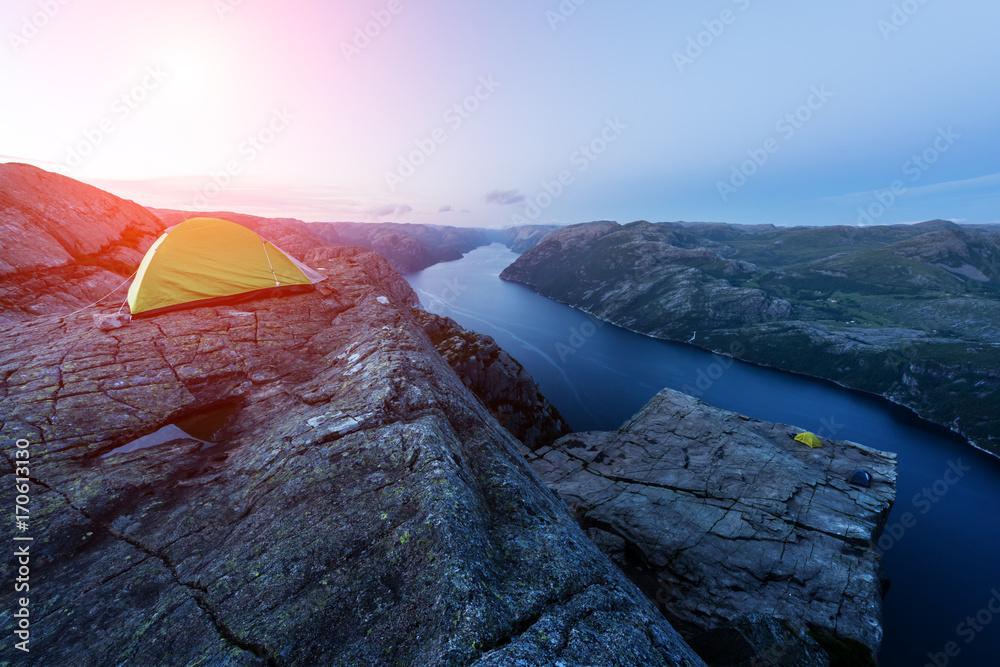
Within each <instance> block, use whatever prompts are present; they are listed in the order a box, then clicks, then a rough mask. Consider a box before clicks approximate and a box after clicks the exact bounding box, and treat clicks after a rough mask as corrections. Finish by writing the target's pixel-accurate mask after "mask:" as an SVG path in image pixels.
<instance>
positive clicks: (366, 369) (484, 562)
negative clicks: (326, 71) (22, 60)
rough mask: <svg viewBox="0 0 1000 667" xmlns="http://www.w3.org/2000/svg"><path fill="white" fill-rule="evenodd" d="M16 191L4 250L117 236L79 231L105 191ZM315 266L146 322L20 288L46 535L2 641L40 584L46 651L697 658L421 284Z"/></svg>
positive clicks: (456, 659) (6, 396)
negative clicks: (495, 411) (514, 429)
mask: <svg viewBox="0 0 1000 667" xmlns="http://www.w3.org/2000/svg"><path fill="white" fill-rule="evenodd" d="M29 173H30V172H29ZM50 182H51V180H50ZM5 194H6V191H5ZM39 194H40V195H44V197H41V196H40V199H45V198H46V197H47V198H48V199H50V200H52V199H54V200H58V197H55V196H53V195H52V193H47V192H41V193H39ZM84 194H85V195H86V196H91V195H92V194H93V193H92V192H90V191H89V190H88V191H85V192H84ZM73 205H76V204H73ZM12 209H13V206H8V209H7V213H6V215H7V216H8V217H7V218H6V221H7V222H8V225H7V227H6V228H5V235H4V241H5V243H7V246H5V247H6V248H28V247H29V246H30V243H28V242H27V241H23V240H19V241H18V244H19V245H16V246H15V245H14V241H13V240H12V239H14V237H15V236H17V235H18V234H22V233H23V234H25V235H30V234H34V233H35V230H36V229H40V230H43V231H46V232H47V233H49V237H51V238H52V239H53V240H54V241H58V243H59V245H60V246H61V247H63V248H64V249H65V251H66V255H67V256H69V257H71V258H72V257H74V256H92V255H93V254H94V253H97V254H100V253H101V252H102V248H107V247H108V246H109V244H110V245H112V246H113V245H114V243H115V239H116V238H118V239H120V238H121V236H122V235H124V234H125V232H124V231H123V232H121V234H119V235H118V236H116V235H115V234H116V233H118V232H116V231H112V232H108V233H107V234H105V235H104V236H99V237H97V238H96V239H95V240H93V242H92V243H89V241H88V242H87V243H85V241H87V239H86V235H88V234H89V233H90V231H92V230H93V229H94V228H95V227H100V226H102V225H104V224H105V218H107V217H110V215H109V213H108V211H107V210H105V209H95V210H96V211H98V213H88V214H87V216H85V218H84V219H83V220H81V224H80V225H75V226H72V225H71V226H68V230H67V231H66V232H65V234H63V235H62V236H58V238H57V235H56V232H58V231H59V230H60V229H61V228H60V227H59V224H58V222H57V221H55V220H50V219H48V218H45V217H44V213H43V214H39V215H40V218H39V220H38V221H37V223H36V221H33V220H28V219H26V216H25V214H22V213H19V212H17V211H15V210H12ZM91 215H93V216H99V215H103V216H105V217H103V218H102V217H97V218H91V217H89V216H91ZM115 224H116V225H117V229H118V230H128V229H132V228H135V229H140V230H146V229H148V230H156V228H157V226H158V225H160V224H161V223H160V221H158V220H156V219H155V218H151V217H150V216H149V214H148V213H147V212H145V211H143V210H141V209H135V210H131V209H130V210H129V211H127V212H126V213H124V214H123V215H122V218H121V220H120V221H118V222H116V223H115ZM59 233H62V232H59ZM75 233H79V234H81V239H79V244H78V243H77V241H78V239H76V238H75V237H74V234H75ZM144 238H148V239H150V240H151V238H152V235H151V234H150V235H148V236H144ZM43 240H45V241H46V242H49V241H48V240H47V239H43ZM54 241H53V242H54ZM88 243H89V245H88ZM137 252H138V251H137ZM8 253H13V251H8V252H5V255H7V254H8ZM88 253H89V254H88ZM13 254H16V253H13ZM309 259H310V261H311V262H312V264H313V266H314V267H315V268H317V269H319V270H321V271H325V272H326V273H327V274H328V276H329V279H328V280H327V281H325V282H323V283H321V284H320V285H319V286H318V290H316V291H313V292H310V293H305V294H293V295H284V296H281V297H275V298H261V299H257V300H255V301H251V302H245V303H240V304H237V305H229V306H222V305H219V306H210V307H200V308H195V309H191V310H187V311H177V312H173V313H167V314H163V315H160V316H157V317H152V318H141V319H136V320H134V321H131V322H128V321H127V320H126V319H122V318H116V317H114V316H113V313H114V311H115V310H116V307H112V308H104V309H100V308H98V309H96V310H97V311H99V314H100V315H102V317H98V318H95V317H94V314H95V311H94V310H88V311H87V312H84V313H78V314H72V315H68V314H65V313H64V312H63V310H62V309H63V307H64V306H65V305H66V304H70V305H72V304H73V302H74V300H76V301H81V300H83V299H85V298H87V297H86V295H85V294H84V293H83V292H82V291H81V290H80V289H78V288H77V285H76V284H75V283H66V284H63V285H62V286H61V289H62V291H63V292H65V294H66V295H65V297H63V298H60V299H58V300H56V301H54V302H53V303H52V304H50V306H51V308H50V309H49V311H48V314H46V313H45V312H42V313H41V314H35V315H34V316H31V317H29V315H30V314H31V313H30V312H29V310H28V309H27V306H28V305H29V304H22V303H20V302H18V301H13V300H12V301H10V304H9V307H8V308H6V309H5V312H6V311H7V310H12V311H15V313H16V317H13V318H11V319H10V320H9V321H7V322H5V323H3V324H0V415H2V418H0V434H2V437H3V441H4V442H5V443H8V444H11V443H13V442H15V441H16V440H22V441H27V442H28V443H30V445H29V451H30V455H31V456H30V466H29V467H30V473H29V475H28V476H29V479H30V481H29V482H28V485H29V491H28V494H27V495H28V496H29V497H30V501H29V503H30V505H29V507H30V518H29V519H28V527H27V530H25V531H23V532H22V533H19V535H21V536H30V537H32V538H33V541H32V542H31V565H30V589H29V590H27V591H23V592H21V593H19V594H17V595H15V593H14V591H13V589H12V588H8V589H7V590H5V591H4V592H3V593H2V594H0V627H2V633H3V638H4V639H2V640H0V651H2V652H3V655H4V656H5V657H4V659H7V656H9V655H12V654H13V653H12V652H13V651H14V649H13V647H12V646H11V644H12V638H13V633H12V631H13V627H14V622H15V619H14V618H13V612H14V610H15V609H16V608H18V606H17V603H16V601H15V599H14V598H15V597H18V596H20V595H25V596H27V597H29V598H30V607H29V608H30V631H31V645H30V650H31V654H30V657H31V661H32V663H33V664H40V665H42V664H44V665H60V666H62V665H67V666H74V665H95V666H96V665H106V664H109V662H114V663H116V664H117V663H125V662H128V663H130V664H228V665H316V664H342V665H366V666H367V665H433V666H435V667H436V666H438V665H479V666H484V667H485V666H487V665H496V666H500V665H539V666H541V665H552V664H567V665H569V664H600V665H622V666H624V665H635V666H638V665H676V666H681V665H686V666H691V665H693V666H698V665H703V664H704V663H703V662H702V661H701V660H700V659H699V658H698V656H697V655H696V654H695V653H694V652H692V650H691V649H690V648H689V647H688V646H687V645H686V644H685V643H684V642H683V641H682V640H681V639H680V637H679V635H678V634H677V632H676V631H675V630H674V629H673V628H672V627H671V626H670V625H669V623H668V622H667V621H666V620H665V619H664V618H663V617H662V615H660V614H659V612H658V611H657V610H656V609H655V607H654V606H653V605H652V604H651V603H650V602H649V601H648V600H647V599H646V598H645V596H644V595H643V594H642V593H641V591H639V590H638V589H637V588H636V587H635V586H634V584H633V583H632V582H630V581H629V580H628V579H627V578H626V577H625V576H624V575H623V574H622V573H621V572H620V571H619V570H618V568H616V567H615V566H614V565H613V564H612V563H611V562H610V560H609V559H608V558H607V557H606V556H605V555H604V554H603V553H601V552H600V550H599V549H598V548H597V547H596V546H595V545H594V544H593V543H592V542H591V541H590V540H589V539H588V538H587V537H586V535H585V534H584V533H583V532H582V531H581V530H580V528H579V527H578V525H577V524H576V522H575V520H574V519H573V517H572V516H571V515H570V514H569V513H568V512H567V510H566V507H565V505H564V504H563V503H562V501H560V500H559V499H558V498H557V497H556V496H555V495H554V494H553V493H552V492H551V491H549V490H548V489H547V488H546V487H545V486H544V484H543V483H542V482H541V480H539V479H538V477H537V475H535V473H534V472H533V471H532V470H531V469H530V467H529V466H528V465H527V463H526V462H525V461H524V459H523V457H522V455H521V454H520V447H521V445H520V444H519V443H518V442H517V441H516V440H514V438H513V437H512V436H511V435H510V434H509V433H508V432H507V431H506V430H504V429H503V428H502V427H501V426H500V424H499V423H498V422H497V420H496V419H495V418H494V417H493V416H492V415H491V414H490V413H489V411H488V410H487V408H486V407H485V405H484V403H488V402H489V396H488V394H487V398H486V399H484V400H480V399H478V398H476V397H475V396H474V395H473V394H472V393H471V392H470V391H469V389H468V388H467V387H466V386H465V384H463V382H462V381H461V380H460V379H459V377H458V375H456V373H455V371H454V370H452V368H451V367H450V366H449V365H448V363H447V362H446V361H445V359H444V357H442V355H441V354H439V353H438V351H437V350H436V349H435V347H434V344H433V342H432V341H431V339H430V338H429V337H428V335H427V333H426V332H425V324H426V323H421V321H418V319H417V317H420V315H419V314H416V315H415V313H414V311H413V306H414V305H415V304H416V299H415V296H414V294H413V292H412V290H410V288H409V286H408V285H407V283H406V282H405V280H403V279H402V277H401V276H399V274H398V273H397V272H396V271H394V270H393V269H392V268H391V267H390V266H389V264H388V263H387V262H386V261H385V260H384V259H382V258H381V257H380V256H378V255H376V254H374V253H370V252H366V251H364V250H361V249H357V248H330V247H322V248H313V249H312V250H310V257H309ZM63 261H64V262H66V263H65V264H55V265H54V266H53V267H48V266H44V265H43V266H37V265H36V264H28V265H23V266H22V265H19V266H17V267H15V268H16V269H17V270H18V271H20V272H21V273H19V274H17V275H20V276H25V275H32V273H31V272H33V271H46V270H49V269H50V268H60V267H63V268H65V269H67V270H68V271H71V272H72V271H77V270H79V269H78V267H76V266H73V265H72V264H71V263H69V260H66V259H65V257H64V258H63ZM126 275H127V274H126ZM97 324H100V326H97ZM445 328H446V329H448V335H446V336H444V337H443V338H442V341H447V340H450V339H453V338H454V337H455V336H461V335H462V334H461V333H460V332H457V331H452V330H451V329H450V328H449V327H445ZM439 342H441V341H439ZM468 345H469V346H470V347H469V349H470V350H471V351H472V355H471V356H470V357H469V359H473V358H475V359H479V358H480V357H481V355H480V352H483V353H486V354H487V355H488V356H487V357H484V358H492V356H497V357H498V358H499V355H500V352H499V350H493V349H491V348H490V344H489V342H488V341H485V340H481V339H474V340H470V341H469V343H468ZM504 363H505V362H503V361H502V362H501V365H504ZM475 370H477V371H478V370H480V369H478V365H477V367H476V369H475ZM482 371H483V372H481V373H480V374H479V375H476V376H475V381H473V382H472V384H473V385H476V384H477V382H479V381H482V382H480V384H481V385H482V386H483V387H485V388H486V389H490V390H503V383H502V382H499V380H498V379H497V377H496V376H495V375H491V374H490V373H489V371H488V369H485V368H484V369H482ZM514 377H515V378H516V377H517V376H516V375H515V376H514ZM513 387H514V388H515V389H520V390H523V391H528V390H529V387H527V386H526V385H525V386H519V385H518V383H517V381H516V380H515V381H514V383H513ZM528 393H530V392H528ZM514 396H515V397H516V396H518V394H517V393H516V392H515V393H514ZM521 398H525V396H521ZM536 398H537V397H536ZM511 400H513V399H511ZM494 407H496V406H494ZM553 423H554V421H553ZM513 425H514V426H517V425H518V424H516V423H515V424H513ZM521 426H524V425H523V424H521ZM165 427H172V429H173V430H172V431H171V432H173V433H174V434H175V436H173V437H172V438H171V439H169V440H167V441H166V442H162V444H159V445H156V446H152V447H148V448H142V449H136V450H133V451H126V450H127V449H129V447H130V446H133V445H134V443H135V441H136V440H137V439H139V438H141V437H143V436H146V435H152V434H154V433H159V432H161V429H164V428H165ZM176 429H181V430H179V431H178V430H176ZM529 430H530V428H529ZM177 434H179V435H177ZM187 434H190V435H191V436H192V437H187ZM195 437H197V438H198V439H195ZM529 441H530V439H529ZM2 452H3V457H4V459H5V468H6V470H5V473H4V479H5V480H6V481H7V482H10V484H8V486H13V476H12V474H11V473H12V464H13V450H12V447H8V446H7V445H5V446H4V448H3V450H2ZM21 474H22V476H23V475H25V474H26V473H25V472H24V471H22V472H21Z"/></svg>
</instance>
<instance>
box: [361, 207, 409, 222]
mask: <svg viewBox="0 0 1000 667" xmlns="http://www.w3.org/2000/svg"><path fill="white" fill-rule="evenodd" d="M412 212H413V207H412V206H410V205H409V204H383V205H382V206H372V207H371V208H370V209H368V214H369V215H370V216H372V217H374V218H376V219H380V218H385V217H388V216H390V215H392V216H395V217H397V218H399V217H402V216H404V215H406V214H407V213H412Z"/></svg>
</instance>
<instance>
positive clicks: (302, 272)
mask: <svg viewBox="0 0 1000 667" xmlns="http://www.w3.org/2000/svg"><path fill="white" fill-rule="evenodd" d="M323 279H324V276H323V275H322V274H319V273H317V272H316V271H313V270H312V269H310V268H308V267H307V266H305V265H303V264H300V263H299V262H297V261H295V260H294V259H292V258H291V257H289V256H288V255H286V254H285V253H284V252H283V251H281V250H280V249H279V248H277V247H275V246H274V245H272V244H271V243H269V242H267V241H265V240H264V239H262V238H261V237H260V236H259V235H258V234H257V233H256V232H254V231H252V230H250V229H247V228H246V227H243V226H242V225H238V224H236V223H235V222H230V221H228V220H220V219H218V218H192V219H190V220H185V221H184V222H182V223H180V224H179V225H176V226H175V227H171V228H170V229H168V230H167V231H166V232H164V233H163V235H161V236H160V238H158V239H157V240H156V242H155V243H154V244H153V245H152V247H150V249H149V250H148V251H147V252H146V256H145V257H143V259H142V263H141V264H140V265H139V270H138V272H137V273H136V276H135V280H134V281H132V285H131V287H129V290H128V305H129V308H130V309H131V310H132V314H133V315H139V314H151V313H154V312H161V311H163V310H166V309H175V308H179V307H187V306H190V305H196V304H198V303H199V302H205V301H208V300H216V299H220V298H223V297H232V296H236V295H246V294H251V293H253V292H258V291H260V290H268V289H274V288H279V287H285V286H291V285H312V284H313V283H317V282H320V281H321V280H323Z"/></svg>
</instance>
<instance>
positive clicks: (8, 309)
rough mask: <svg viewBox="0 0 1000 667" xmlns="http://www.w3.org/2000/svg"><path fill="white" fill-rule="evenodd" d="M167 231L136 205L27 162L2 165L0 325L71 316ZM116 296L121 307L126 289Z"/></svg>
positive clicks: (120, 277) (122, 276) (110, 287)
mask: <svg viewBox="0 0 1000 667" xmlns="http://www.w3.org/2000/svg"><path fill="white" fill-rule="evenodd" d="M162 229H163V223H162V222H161V221H160V220H159V219H158V218H156V217H155V216H154V215H152V214H150V213H149V212H148V211H146V209H144V208H143V207H141V206H139V205H138V204H135V203H134V202H130V201H127V200H124V199H120V198H118V197H115V196H114V195H111V194H109V193H107V192H104V191H102V190H98V189H97V188H94V187H91V186H89V185H86V184H84V183H80V182H79V181H75V180H73V179H71V178H67V177H65V176H60V175H58V174H53V173H50V172H47V171H44V170H42V169H39V168H37V167H32V166H30V165H26V164H15V163H11V164H0V324H2V323H10V322H15V321H19V320H23V319H28V318H31V317H33V316H35V315H38V314H41V313H51V312H61V313H70V312H72V311H73V310H75V309H77V308H80V307H83V306H86V305H87V304H89V303H92V302H93V301H96V300H97V299H100V298H102V297H104V296H106V295H107V294H108V293H109V292H111V291H112V290H114V289H115V287H117V286H119V285H121V284H122V282H123V281H124V280H125V279H126V278H127V277H128V276H129V275H130V274H131V273H132V272H133V271H134V270H135V268H136V267H137V266H138V265H139V262H140V261H141V260H142V255H143V253H145V251H146V249H148V248H149V246H150V245H152V243H153V241H154V240H155V239H156V237H157V235H158V234H159V233H160V230H162ZM116 294H117V296H116V297H114V299H117V302H116V305H117V303H120V302H121V301H122V299H124V297H125V293H124V290H123V291H121V292H120V293H116ZM114 299H109V301H110V300H114Z"/></svg>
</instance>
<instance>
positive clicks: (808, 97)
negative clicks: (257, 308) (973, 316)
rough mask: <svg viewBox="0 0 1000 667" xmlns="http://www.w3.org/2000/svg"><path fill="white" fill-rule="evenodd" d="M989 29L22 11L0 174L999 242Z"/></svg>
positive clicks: (557, 215) (196, 193) (784, 19)
mask: <svg viewBox="0 0 1000 667" xmlns="http://www.w3.org/2000/svg"><path fill="white" fill-rule="evenodd" d="M165 8H168V9H165ZM997 19H1000V6H996V5H994V4H990V3H986V2H983V1H982V0H957V1H956V2H954V3H950V4H948V5H943V4H937V3H918V2H916V0H913V2H903V3H900V2H898V0H894V1H884V0H880V1H879V2H876V3H865V2H861V0H851V1H850V2H848V3H846V4H845V3H841V4H840V5H836V6H822V7H815V6H810V7H802V6H799V5H796V4H794V3H792V2H790V1H786V2H783V3H770V4H768V5H764V4H761V3H757V2H755V1H754V0H718V1H717V2H714V3H711V6H698V7H687V6H674V5H669V6H664V5H662V4H661V3H652V2H643V3H639V4H637V5H632V6H628V7H620V6H612V5H606V4H602V3H596V2H585V1H584V0H563V1H562V2H559V1H557V0H549V1H548V2H545V3H543V4H542V5H541V6H538V5H535V4H534V3H527V2H511V3H505V4H504V5H500V6H492V5H490V6H478V5H477V6H461V7H455V6H452V5H449V4H447V3H444V2H433V1H430V2H423V3H420V4H419V5H416V4H414V5H412V6H411V4H410V3H409V2H408V1H407V0H378V1H367V0H366V1H364V2H354V3H351V4H350V6H348V7H328V6H325V5H322V4H320V3H318V2H315V1H313V0H298V1H296V2H292V3H286V4H284V5H282V6H280V7H277V6H264V5H256V4H251V3H243V2H242V0H215V1H214V2H208V1H207V0H182V1H181V2H178V3H173V4H170V5H166V4H153V5H149V4H145V5H143V6H136V5H135V3H127V2H125V1H124V0H94V2H91V3H87V4H86V5H84V4H77V3H69V2H67V1H66V0H51V2H42V3H39V2H38V1H37V0H12V2H9V3H6V4H5V5H4V7H3V8H2V9H0V25H3V26H5V27H6V30H5V31H4V36H5V38H6V39H5V42H6V45H5V46H4V47H0V54H2V55H0V65H2V67H0V72H2V74H0V81H3V83H4V84H5V89H7V90H9V91H18V95H17V96H16V97H15V98H14V99H13V100H12V101H11V102H9V103H8V104H7V105H5V106H4V108H3V109H0V120H2V127H4V128H6V132H4V134H3V135H2V136H3V142H2V143H0V161H4V162H25V163H28V164H34V165H36V166H39V167H41V168H44V169H47V170H50V171H57V172H58V173H63V174H65V175H67V176H71V177H73V178H76V179H78V180H81V181H83V182H86V183H89V184H91V185H94V186H96V187H99V188H101V189H104V190H107V191H109V192H112V193H113V194H116V195H119V196H122V197H124V198H126V199H131V200H133V201H136V202H138V203H140V204H142V205H144V206H149V207H155V208H171V209H177V210H233V211H240V212H244V213H246V214H250V215H260V216H262V217H294V218H297V219H301V220H304V221H309V222H320V221H330V220H345V221H346V220H350V221H356V222H376V221H390V220H391V221H394V222H399V223H403V224H405V223H413V224H439V225H447V226H455V227H482V228H488V229H489V228H493V229H497V228H505V227H512V226H517V225H519V224H558V225H565V224H578V223H579V221H581V220H599V219H609V220H632V221H635V220H720V221H724V222H726V223H727V224H746V225H753V224H774V225H775V226H778V227H793V226H825V225H832V224H840V225H853V226H871V225H891V224H907V223H912V222H916V221H928V220H934V219H945V220H951V221H954V222H957V223H967V224H996V223H1000V213H998V211H1000V169H998V167H997V164H996V161H995V155H996V154H997V152H998V149H1000V126H998V124H997V123H996V120H995V118H994V117H993V115H994V114H993V112H992V110H993V109H995V108H997V106H998V102H1000V86H997V85H995V84H996V83H997V74H996V72H995V71H994V69H992V68H990V67H989V63H992V62H996V61H997V60H998V57H1000V45H998V44H997V43H996V42H995V40H994V39H993V35H992V30H991V26H992V25H995V24H996V22H997ZM820 26H821V27H822V29H821V30H819V29H818V27H820ZM94 44H100V45H102V48H100V49H94V48H93V46H94ZM67 100H71V101H72V103H69V104H67V102H66V101H67Z"/></svg>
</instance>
